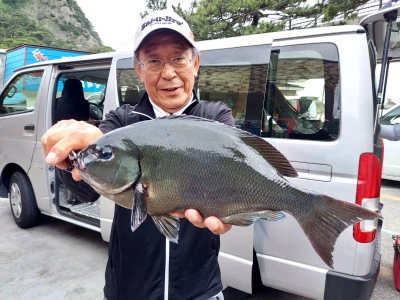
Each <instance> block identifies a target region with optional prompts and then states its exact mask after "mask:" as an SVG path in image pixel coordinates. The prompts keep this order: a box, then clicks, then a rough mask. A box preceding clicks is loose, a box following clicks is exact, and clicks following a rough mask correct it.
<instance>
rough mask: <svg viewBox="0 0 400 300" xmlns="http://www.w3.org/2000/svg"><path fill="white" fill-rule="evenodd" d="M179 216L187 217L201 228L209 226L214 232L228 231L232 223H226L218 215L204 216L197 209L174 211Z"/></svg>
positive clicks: (222, 232)
mask: <svg viewBox="0 0 400 300" xmlns="http://www.w3.org/2000/svg"><path fill="white" fill-rule="evenodd" d="M173 215H174V216H176V217H178V218H186V219H188V220H189V222H190V223H192V224H193V225H194V226H196V227H199V228H206V227H207V228H208V229H209V230H210V231H211V232H212V233H214V234H224V233H226V232H228V231H229V230H230V229H231V228H232V225H230V224H224V223H222V222H221V220H220V219H218V218H216V217H208V218H203V217H202V216H201V215H200V213H199V212H198V211H197V210H195V209H187V210H186V211H185V212H177V213H173Z"/></svg>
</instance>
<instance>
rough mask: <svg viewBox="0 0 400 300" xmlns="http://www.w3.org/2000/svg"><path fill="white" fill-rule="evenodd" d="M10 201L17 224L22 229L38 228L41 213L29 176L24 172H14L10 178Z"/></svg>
mask: <svg viewBox="0 0 400 300" xmlns="http://www.w3.org/2000/svg"><path fill="white" fill-rule="evenodd" d="M9 200H10V208H11V213H12V215H13V217H14V221H15V223H17V225H18V226H19V227H21V228H29V227H33V226H36V225H37V224H38V223H39V220H40V211H39V209H38V207H37V204H36V199H35V194H34V193H33V188H32V185H31V183H30V181H29V178H28V176H27V175H26V174H25V173H23V172H19V171H17V172H14V173H13V174H12V175H11V178H10V185H9Z"/></svg>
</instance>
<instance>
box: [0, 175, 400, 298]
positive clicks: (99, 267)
mask: <svg viewBox="0 0 400 300" xmlns="http://www.w3.org/2000/svg"><path fill="white" fill-rule="evenodd" d="M381 201H382V202H383V203H384V208H383V215H384V218H385V221H384V226H383V231H382V245H381V254H382V262H381V271H380V275H379V278H378V282H377V285H376V288H375V291H374V294H373V296H372V299H373V300H378V299H379V300H380V299H399V297H400V293H399V292H398V291H397V290H396V289H395V287H394V283H393V274H392V261H393V248H392V244H393V241H392V234H395V233H400V182H390V181H384V182H383V186H382V190H381ZM0 228H1V231H0V245H1V246H0V299H7V300H8V299H76V298H79V299H82V300H85V299H91V300H92V299H103V292H102V288H103V285H104V268H105V264H106V261H107V243H105V242H104V241H103V240H102V239H101V236H100V234H99V233H97V232H93V231H91V230H88V229H85V228H81V227H78V226H75V225H72V224H69V223H66V222H63V221H59V220H56V219H53V218H50V217H46V216H43V217H42V222H41V225H40V226H38V227H35V228H31V229H28V230H23V229H20V228H19V227H18V226H17V225H16V224H15V223H14V221H13V218H12V215H11V212H10V208H9V204H8V199H5V198H0ZM225 295H226V299H227V300H238V299H305V298H304V297H299V296H295V295H291V294H288V293H284V292H281V291H277V290H273V289H269V288H265V287H263V288H259V289H257V290H256V291H255V293H254V295H251V296H249V295H245V294H243V293H241V292H238V291H236V290H233V289H230V288H228V289H227V290H226V291H225Z"/></svg>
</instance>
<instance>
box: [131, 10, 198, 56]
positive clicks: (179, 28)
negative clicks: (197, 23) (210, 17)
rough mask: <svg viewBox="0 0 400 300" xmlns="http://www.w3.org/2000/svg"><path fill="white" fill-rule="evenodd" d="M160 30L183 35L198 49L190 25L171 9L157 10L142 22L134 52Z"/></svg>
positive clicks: (137, 32) (136, 36) (137, 31)
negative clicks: (148, 37) (150, 35)
mask: <svg viewBox="0 0 400 300" xmlns="http://www.w3.org/2000/svg"><path fill="white" fill-rule="evenodd" d="M159 29H170V30H173V31H176V32H177V33H179V34H180V35H182V36H183V37H184V38H185V39H186V40H187V41H188V42H189V44H190V45H192V46H193V47H194V48H196V44H195V42H194V37H193V33H192V31H191V30H190V27H189V24H188V23H187V22H186V21H185V20H184V19H182V17H181V16H179V15H178V14H177V13H176V12H174V11H173V10H170V9H166V10H156V11H153V12H151V13H150V14H148V15H147V16H146V17H144V18H143V19H142V21H141V22H140V24H139V26H138V29H137V30H136V35H135V47H134V48H133V51H135V52H136V50H137V49H138V48H139V46H140V44H141V43H142V42H143V40H144V39H145V38H146V37H147V36H148V35H149V34H150V33H152V32H154V31H156V30H159Z"/></svg>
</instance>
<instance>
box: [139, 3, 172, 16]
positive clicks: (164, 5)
mask: <svg viewBox="0 0 400 300" xmlns="http://www.w3.org/2000/svg"><path fill="white" fill-rule="evenodd" d="M166 8H167V0H147V9H148V10H149V11H150V12H151V11H155V10H161V9H166ZM147 9H146V10H145V11H144V12H142V13H140V17H141V18H144V17H145V16H147V15H148V14H149V11H148V10H147Z"/></svg>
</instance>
